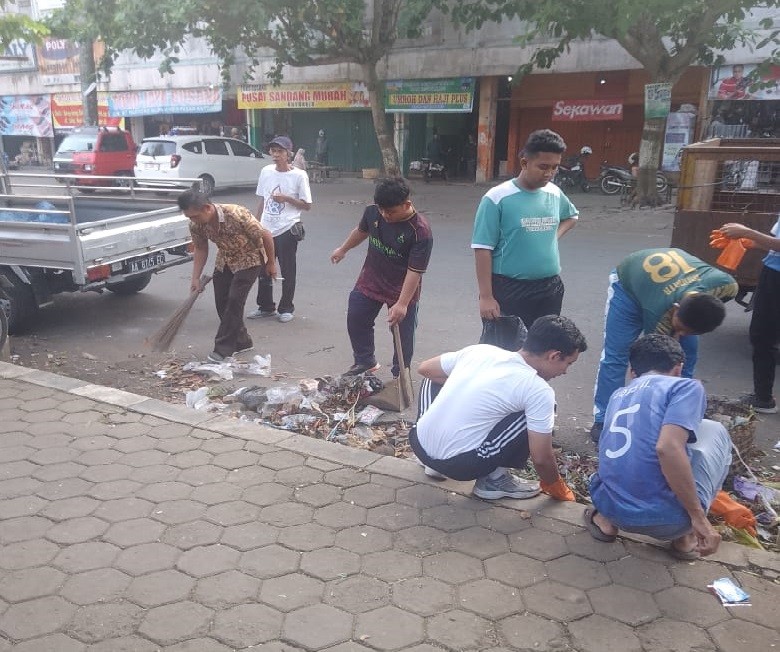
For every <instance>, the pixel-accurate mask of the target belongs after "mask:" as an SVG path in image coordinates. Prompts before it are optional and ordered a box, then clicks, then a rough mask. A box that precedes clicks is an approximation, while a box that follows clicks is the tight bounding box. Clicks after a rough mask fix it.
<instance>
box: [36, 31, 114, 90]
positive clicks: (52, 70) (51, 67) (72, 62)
mask: <svg viewBox="0 0 780 652" xmlns="http://www.w3.org/2000/svg"><path fill="white" fill-rule="evenodd" d="M92 51H93V53H94V55H95V65H96V66H97V65H98V63H99V62H100V59H101V58H102V57H103V54H104V53H105V46H104V45H103V42H102V41H95V44H94V45H93V49H92ZM36 54H37V55H38V74H39V79H40V80H41V83H42V84H43V85H44V86H53V85H55V84H78V83H79V79H80V77H81V71H80V70H79V45H78V43H76V42H75V41H69V40H67V39H64V38H51V37H47V38H45V39H43V41H41V43H40V45H38V46H37V47H36Z"/></svg>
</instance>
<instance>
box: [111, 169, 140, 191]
mask: <svg viewBox="0 0 780 652" xmlns="http://www.w3.org/2000/svg"><path fill="white" fill-rule="evenodd" d="M116 176H118V177H121V178H120V179H116V180H115V181H114V185H115V186H117V187H119V188H132V187H133V186H134V185H135V177H134V176H133V173H132V172H117V173H116Z"/></svg>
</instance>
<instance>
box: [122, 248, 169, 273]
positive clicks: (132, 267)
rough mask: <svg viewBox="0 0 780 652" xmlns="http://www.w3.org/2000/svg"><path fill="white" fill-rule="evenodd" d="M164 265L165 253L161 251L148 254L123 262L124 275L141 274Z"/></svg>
mask: <svg viewBox="0 0 780 652" xmlns="http://www.w3.org/2000/svg"><path fill="white" fill-rule="evenodd" d="M163 263H165V253H163V252H162V251H160V252H157V253H156V254H149V255H148V256H143V257H141V258H132V259H131V260H126V261H125V273H130V274H132V273H134V272H143V271H145V270H147V269H153V268H155V267H157V266H158V265H162V264H163Z"/></svg>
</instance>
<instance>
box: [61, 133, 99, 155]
mask: <svg viewBox="0 0 780 652" xmlns="http://www.w3.org/2000/svg"><path fill="white" fill-rule="evenodd" d="M96 142H97V134H71V135H70V136H67V137H66V138H65V140H63V141H62V144H61V145H60V148H59V149H58V150H57V153H59V152H91V151H92V150H94V149H95V143H96Z"/></svg>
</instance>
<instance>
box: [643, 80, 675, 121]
mask: <svg viewBox="0 0 780 652" xmlns="http://www.w3.org/2000/svg"><path fill="white" fill-rule="evenodd" d="M671 108H672V85H671V84H666V83H664V84H645V120H649V119H651V118H665V117H666V116H668V115H669V111H670V110H671Z"/></svg>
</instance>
